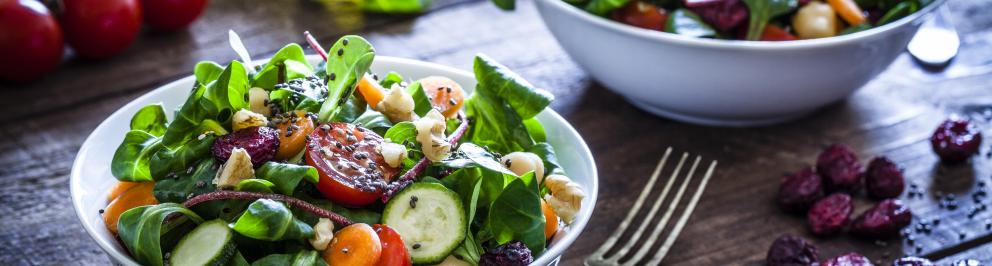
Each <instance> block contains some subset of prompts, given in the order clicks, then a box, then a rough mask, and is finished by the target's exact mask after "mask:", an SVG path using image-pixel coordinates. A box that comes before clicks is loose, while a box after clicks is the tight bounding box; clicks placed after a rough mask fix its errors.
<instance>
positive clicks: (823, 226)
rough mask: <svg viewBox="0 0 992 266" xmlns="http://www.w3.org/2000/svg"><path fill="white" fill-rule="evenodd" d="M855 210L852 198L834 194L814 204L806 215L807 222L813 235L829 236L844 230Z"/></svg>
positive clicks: (842, 194)
mask: <svg viewBox="0 0 992 266" xmlns="http://www.w3.org/2000/svg"><path fill="white" fill-rule="evenodd" d="M853 210H854V205H853V203H851V196H848V195H847V194H844V193H834V194H832V195H830V196H827V197H826V198H823V199H820V200H819V201H817V202H816V203H814V204H813V207H812V208H810V209H809V212H808V213H807V214H806V221H807V222H809V228H810V230H812V231H813V234H816V235H829V234H832V233H835V232H837V231H840V229H842V228H844V225H845V224H847V220H848V219H849V218H850V217H851V212H852V211H853Z"/></svg>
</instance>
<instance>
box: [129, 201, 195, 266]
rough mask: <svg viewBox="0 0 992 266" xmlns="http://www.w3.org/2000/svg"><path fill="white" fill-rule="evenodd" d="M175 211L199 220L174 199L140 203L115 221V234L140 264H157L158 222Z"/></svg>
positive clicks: (159, 250)
mask: <svg viewBox="0 0 992 266" xmlns="http://www.w3.org/2000/svg"><path fill="white" fill-rule="evenodd" d="M173 214H178V215H182V216H185V217H186V218H188V219H191V220H193V221H194V222H196V223H202V222H203V218H200V216H199V215H196V213H194V212H193V211H191V210H189V209H186V208H184V207H183V206H182V205H180V204H177V203H162V204H158V205H151V206H141V207H136V208H133V209H130V210H128V211H125V212H124V213H122V214H121V217H120V220H118V221H117V230H118V235H119V236H120V238H121V242H123V243H124V246H125V247H127V250H128V251H130V252H131V255H132V256H133V257H134V259H135V260H137V261H138V262H139V263H141V264H143V265H155V266H161V265H163V264H164V262H163V260H162V247H161V243H160V242H159V240H160V237H161V236H162V235H163V234H164V233H165V232H163V230H162V223H163V222H165V218H166V217H169V216H170V215H173Z"/></svg>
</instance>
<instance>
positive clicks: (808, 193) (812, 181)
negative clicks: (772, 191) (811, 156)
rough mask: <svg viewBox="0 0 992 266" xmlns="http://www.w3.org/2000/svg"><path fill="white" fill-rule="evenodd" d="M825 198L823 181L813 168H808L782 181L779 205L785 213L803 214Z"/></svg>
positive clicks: (779, 189) (779, 191)
mask: <svg viewBox="0 0 992 266" xmlns="http://www.w3.org/2000/svg"><path fill="white" fill-rule="evenodd" d="M823 196H824V193H823V179H821V178H820V175H818V174H817V173H816V171H814V170H813V168H812V167H806V168H803V169H802V170H800V171H799V172H797V173H794V174H792V175H789V176H786V177H784V178H783V179H782V184H781V185H780V186H779V188H778V205H779V207H781V208H782V209H783V210H785V211H788V212H800V213H801V212H805V211H806V210H808V209H809V206H811V205H813V203H814V202H816V200H818V199H820V198H822V197H823Z"/></svg>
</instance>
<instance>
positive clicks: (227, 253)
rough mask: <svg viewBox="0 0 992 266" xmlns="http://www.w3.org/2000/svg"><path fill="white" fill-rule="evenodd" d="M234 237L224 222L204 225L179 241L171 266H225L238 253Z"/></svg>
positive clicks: (172, 256)
mask: <svg viewBox="0 0 992 266" xmlns="http://www.w3.org/2000/svg"><path fill="white" fill-rule="evenodd" d="M233 235H234V234H233V233H232V232H231V228H228V227H227V223H226V222H224V221H223V220H219V219H218V220H212V221H208V222H205V223H202V224H200V225H199V226H197V227H196V228H194V229H193V231H190V232H189V233H188V234H186V235H185V236H183V238H182V239H180V240H179V243H178V244H176V247H175V248H173V249H172V254H170V255H169V264H170V265H177V266H178V265H184V266H185V265H191V266H194V265H224V263H226V262H227V261H228V260H229V259H231V257H233V256H234V253H236V250H235V249H234V241H233V239H232V236H233Z"/></svg>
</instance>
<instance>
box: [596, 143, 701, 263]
mask: <svg viewBox="0 0 992 266" xmlns="http://www.w3.org/2000/svg"><path fill="white" fill-rule="evenodd" d="M687 157H689V154H688V153H682V158H681V159H679V164H677V165H676V166H675V171H673V172H672V176H671V177H669V178H668V182H665V188H663V189H662V190H661V195H660V196H659V197H658V200H657V201H655V202H654V204H652V205H651V210H650V211H648V214H647V215H646V216H644V219H643V220H642V222H641V223H639V224H638V226H637V230H635V231H634V233H633V234H632V235H631V236H630V239H628V240H627V242H625V243H624V244H623V247H621V248H620V250H619V251H617V253H616V254H613V255H612V256H610V257H611V258H610V259H611V260H613V261H617V262H619V260H620V259H621V258H623V257H625V256H627V254H628V253H629V252H630V251H631V248H633V247H635V246H634V244H636V243H637V242H638V241H640V240H641V237H642V236H643V235H644V229H646V228H647V227H646V226H645V224H646V222H647V221H651V220H654V216H655V214H657V213H658V209H660V208H661V203H662V202H663V201H664V200H665V198H666V197H668V192H669V191H671V189H672V184H674V183H675V179H678V175H679V173H680V172H681V171H682V166H683V165H684V164H685V159H686V158H687ZM631 212H632V213H637V212H640V209H633V210H631Z"/></svg>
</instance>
